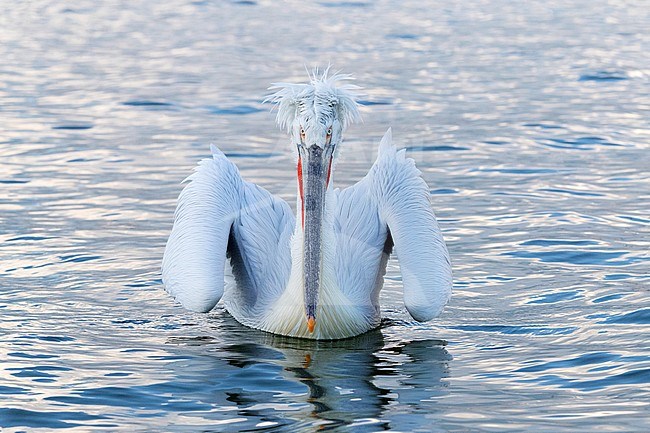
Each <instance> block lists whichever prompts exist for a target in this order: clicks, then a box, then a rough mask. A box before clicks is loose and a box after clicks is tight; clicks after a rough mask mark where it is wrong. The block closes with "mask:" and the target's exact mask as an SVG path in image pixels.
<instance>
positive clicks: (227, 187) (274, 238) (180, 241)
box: [162, 146, 293, 312]
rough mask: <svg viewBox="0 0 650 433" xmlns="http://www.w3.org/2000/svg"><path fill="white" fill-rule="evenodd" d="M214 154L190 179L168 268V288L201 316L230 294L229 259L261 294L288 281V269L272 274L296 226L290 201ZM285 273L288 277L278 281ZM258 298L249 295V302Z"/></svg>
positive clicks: (169, 247)
mask: <svg viewBox="0 0 650 433" xmlns="http://www.w3.org/2000/svg"><path fill="white" fill-rule="evenodd" d="M211 150H212V158H207V159H203V160H201V161H200V162H199V165H198V167H197V168H196V170H195V172H194V173H193V174H192V175H191V176H189V177H188V178H187V179H186V181H189V184H188V185H187V186H186V187H185V188H184V189H183V191H182V192H181V194H180V196H179V198H178V206H177V208H176V213H175V215H174V227H173V228H172V232H171V234H170V236H169V240H168V242H167V246H166V248H165V254H164V257H163V264H162V277H163V283H164V285H165V289H166V290H167V291H168V292H169V293H170V294H171V295H172V296H174V298H176V300H178V301H179V302H180V303H181V304H182V305H183V306H184V307H185V308H187V309H189V310H192V311H199V312H208V311H210V310H211V309H212V308H214V306H215V305H216V304H217V302H219V300H220V299H221V297H222V295H223V294H224V268H225V261H226V257H227V255H230V256H231V259H232V261H233V262H236V263H233V268H236V269H235V277H236V278H238V279H239V277H242V276H244V275H245V276H246V278H245V280H246V281H247V282H249V284H246V285H245V287H246V289H247V290H248V289H250V290H255V289H256V288H258V287H259V286H260V281H262V280H264V279H265V278H271V279H272V284H273V285H274V286H275V284H277V282H278V280H281V279H282V278H285V279H288V275H289V271H288V270H286V269H285V268H287V266H286V264H284V265H282V264H280V265H278V266H279V267H278V270H277V271H275V273H273V272H271V270H270V269H271V268H272V267H273V266H274V265H277V260H276V262H275V263H274V262H273V260H275V259H276V258H280V259H281V258H282V256H283V255H282V254H277V255H276V254H275V253H274V252H275V251H276V250H277V248H278V244H280V245H281V246H280V248H282V245H283V243H286V244H287V247H286V248H288V244H289V241H288V240H285V241H281V240H280V239H284V238H286V237H287V236H288V235H287V234H286V233H285V232H286V231H287V230H286V226H288V227H292V225H293V215H292V214H291V210H290V208H289V206H288V205H287V204H286V203H285V202H283V201H282V200H280V199H277V198H275V197H273V196H271V195H270V194H269V193H268V192H267V191H265V190H263V189H262V188H259V187H257V186H256V185H253V184H250V183H248V182H245V181H244V180H243V179H242V178H241V176H240V174H239V170H237V167H236V166H235V165H234V164H233V163H232V162H230V161H229V160H228V159H227V158H226V156H225V155H224V154H223V153H222V152H221V151H220V150H219V149H217V148H216V147H214V146H212V147H211ZM290 230H291V229H290V228H289V231H290ZM288 256H290V255H288ZM265 257H266V258H267V259H268V260H271V261H265V260H264V258H265ZM283 269H284V270H285V271H286V272H285V273H286V276H278V274H281V272H282V271H283ZM260 270H261V271H260ZM265 272H268V273H266V274H264V273H265ZM274 275H275V278H273V276H274ZM282 287H284V286H282ZM236 295H237V294H235V295H234V296H236ZM257 297H258V296H257V293H254V292H249V293H246V296H245V300H253V301H254V300H255V299H257ZM242 307H243V306H242Z"/></svg>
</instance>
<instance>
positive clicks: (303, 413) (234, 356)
mask: <svg viewBox="0 0 650 433" xmlns="http://www.w3.org/2000/svg"><path fill="white" fill-rule="evenodd" d="M226 321H227V322H224V323H221V325H222V326H221V329H219V330H215V332H216V333H217V336H216V337H207V338H206V337H194V338H184V337H177V338H172V339H170V340H169V341H168V343H169V344H175V345H178V346H180V347H181V348H182V347H184V346H193V347H199V348H201V352H202V353H203V355H201V356H196V357H192V358H187V357H183V356H182V355H180V354H181V353H184V354H185V355H186V354H187V352H185V351H184V350H181V351H178V350H176V351H173V352H176V353H179V357H180V358H181V359H180V360H175V361H173V362H171V363H170V364H168V366H167V367H168V368H170V369H172V370H173V371H174V372H176V373H177V377H179V378H183V377H184V376H185V375H187V374H188V373H190V372H191V373H193V376H194V377H200V378H202V379H201V384H200V388H203V389H205V388H206V383H205V380H208V381H209V382H210V385H208V387H207V388H208V389H209V392H210V393H212V394H213V395H215V394H222V395H223V396H224V397H225V400H226V401H225V402H224V403H223V404H224V405H225V406H226V407H228V408H229V410H228V411H227V413H226V416H225V417H224V421H228V420H230V421H231V422H235V421H232V420H233V418H234V419H237V416H239V417H241V419H239V421H238V426H237V428H239V429H246V428H248V427H250V425H252V426H254V425H258V424H260V423H265V425H267V426H277V425H291V426H292V428H297V427H299V426H302V427H306V426H310V425H311V426H319V427H327V428H328V429H329V428H334V427H337V426H343V425H351V426H353V427H354V428H355V430H356V431H377V430H378V429H379V430H384V429H388V428H390V427H391V422H390V416H387V415H389V414H391V413H392V412H393V411H395V409H396V408H398V407H399V411H400V412H404V413H408V412H412V411H423V412H430V411H432V410H433V405H432V404H431V403H429V404H427V403H424V402H426V401H429V402H433V401H435V398H437V397H440V396H442V395H444V394H445V393H446V392H445V388H446V383H445V382H444V381H443V380H442V379H443V378H445V377H447V374H448V368H449V367H448V362H449V361H450V360H451V356H450V354H449V353H448V352H447V350H446V349H445V347H444V345H445V344H446V343H445V342H443V341H441V340H420V341H411V342H395V341H394V342H388V341H386V340H385V339H384V337H383V335H382V332H381V331H380V330H375V331H372V332H369V333H367V334H365V335H362V336H359V337H355V338H351V339H347V340H341V341H331V342H314V341H310V340H301V339H293V338H287V337H281V336H273V335H269V334H265V333H261V332H258V331H254V330H247V329H241V326H240V325H238V324H237V323H236V322H235V321H234V320H232V319H226ZM224 328H225V329H224ZM230 332H232V333H234V334H236V335H237V336H238V337H239V338H240V339H241V341H240V342H232V343H230V344H225V345H224V344H223V340H222V338H223V336H225V335H226V334H227V333H230ZM219 340H221V341H219ZM228 341H232V336H230V337H228ZM197 373H200V374H197ZM198 385H199V384H197V387H199V386H198ZM177 397H179V398H188V399H197V398H199V397H198V396H197V395H196V394H195V389H194V388H191V387H190V388H189V392H188V393H180V394H177ZM235 415H237V416H235ZM416 421H417V420H416ZM420 422H421V421H420ZM239 423H241V424H239ZM422 427H424V426H422Z"/></svg>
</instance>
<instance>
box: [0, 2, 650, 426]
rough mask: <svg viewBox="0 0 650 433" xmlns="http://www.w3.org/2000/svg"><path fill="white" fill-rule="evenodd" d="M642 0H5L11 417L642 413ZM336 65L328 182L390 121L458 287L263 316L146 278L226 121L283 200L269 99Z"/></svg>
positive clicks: (646, 81) (648, 308) (4, 198)
mask: <svg viewBox="0 0 650 433" xmlns="http://www.w3.org/2000/svg"><path fill="white" fill-rule="evenodd" d="M649 23H650V8H648V7H647V3H645V2H643V1H629V2H626V1H601V0H598V1H586V0H584V1H583V0H579V1H576V2H560V1H557V0H549V1H544V2H508V1H503V0H496V1H489V2H488V1H478V2H462V3H461V2H459V3H454V2H451V3H450V2H437V1H435V2H417V1H405V2H397V1H382V2H364V1H359V2H357V1H354V2H345V1H343V2H331V1H322V2H316V3H309V4H305V3H304V2H297V1H289V2H282V3H279V2H266V1H261V0H260V1H230V2H228V1H219V2H211V1H186V2H184V1H176V0H171V1H167V2H135V3H134V2H99V3H98V2H90V1H83V0H82V1H78V2H74V3H70V4H63V3H61V2H52V1H32V2H27V3H10V2H3V3H2V4H0V59H2V60H1V61H0V189H1V191H2V192H1V193H0V313H1V316H0V359H2V364H1V365H0V428H3V429H4V430H3V431H39V429H40V430H41V431H49V430H52V429H74V430H76V431H93V430H96V431H124V432H134V431H191V432H193V431H315V430H320V429H322V430H334V431H354V432H357V431H358V432H363V431H369V432H370V431H380V430H385V429H393V430H396V431H404V432H407V431H423V432H429V431H436V432H438V431H439V432H445V431H453V432H458V431H489V432H503V431H517V432H520V431H553V432H557V431H566V432H574V431H596V430H601V431H604V430H607V431H621V432H630V431H639V432H645V431H650V296H649V295H650V291H649V289H648V287H649V285H648V282H649V278H648V275H649V271H650V263H649V256H648V250H649V247H650V240H649V233H650V230H649V225H650V219H649V216H648V214H649V210H650V206H649V200H648V198H649V194H650V183H649V182H648V167H650V157H649V156H648V155H650V153H649V147H650V146H649V144H648V143H650V122H648V114H649V111H648V110H649V109H650V98H649V96H648V95H649V94H650V92H649V89H650V58H649V57H648V55H647V53H648V52H650V33H649V32H648V28H649V25H650V24H649ZM328 62H332V64H333V65H334V66H335V67H336V68H341V69H343V70H344V71H345V72H351V73H354V74H355V75H356V77H357V78H358V83H359V84H360V85H362V86H363V87H364V91H363V92H364V95H363V97H362V101H361V102H362V113H363V116H364V123H363V124H361V125H355V126H353V127H351V128H350V129H349V130H348V132H347V135H346V142H345V143H344V149H343V150H342V157H343V161H341V163H340V164H338V166H337V171H336V176H335V182H337V183H338V184H339V185H340V186H346V185H349V184H351V183H353V182H356V181H357V180H358V179H360V178H361V177H362V176H363V175H364V174H365V172H366V171H367V169H368V167H369V166H370V164H371V163H372V161H373V159H374V157H375V155H376V147H377V143H378V140H379V138H380V137H381V135H382V134H383V132H384V131H385V129H386V128H387V127H388V126H392V127H393V135H394V137H395V140H396V141H397V143H398V144H399V145H400V146H403V147H406V148H408V150H409V153H410V155H411V156H412V157H413V158H415V159H416V161H417V163H418V166H419V167H420V169H421V170H422V173H423V176H424V177H425V179H426V180H427V182H428V184H429V186H430V188H431V192H432V201H433V205H434V208H435V210H436V212H437V215H438V217H439V222H440V225H441V227H442V230H443V231H444V235H445V238H446V240H447V244H448V246H449V250H450V254H451V257H452V263H453V267H454V275H455V285H454V297H453V299H452V301H451V303H450V305H449V306H448V308H447V309H446V310H445V311H444V313H443V314H442V316H441V317H440V318H439V319H437V320H435V321H433V322H431V323H424V324H421V323H417V322H414V321H412V320H411V319H410V318H409V316H408V314H407V312H406V310H405V309H404V306H403V304H402V302H401V277H400V274H399V267H398V263H397V262H396V261H394V260H393V261H391V262H390V263H389V269H388V275H387V280H386V285H385V289H384V291H383V292H382V298H381V300H382V310H383V316H384V317H385V320H384V323H383V326H382V327H381V329H379V330H377V331H374V332H371V333H368V334H366V335H363V336H360V337H358V338H355V339H351V340H345V341H340V342H320V343H318V342H306V341H300V340H292V339H287V338H280V337H274V336H272V335H267V334H264V333H260V332H257V331H253V330H250V329H246V328H244V327H242V326H240V325H238V324H237V323H236V322H235V321H234V320H233V319H231V318H230V317H229V316H228V315H227V314H226V313H225V312H224V311H223V310H222V309H221V308H220V307H219V308H217V309H216V310H215V311H214V312H212V313H211V314H209V315H200V314H193V313H189V312H187V311H185V310H183V309H182V308H181V307H179V306H178V305H177V304H175V303H174V302H173V301H172V300H171V299H170V298H169V297H168V296H167V295H166V294H165V293H164V291H163V290H162V287H161V283H160V273H159V268H160V261H161V257H162V252H163V248H164V244H165V241H166V238H167V236H168V234H169V231H170V229H171V225H172V220H173V212H174V207H175V202H176V197H177V195H178V193H179V191H180V190H181V185H180V181H181V180H182V179H184V178H185V177H186V176H187V175H188V174H189V173H190V172H191V169H192V167H193V166H194V165H195V163H196V161H197V160H199V159H200V158H203V157H205V156H207V155H208V145H209V143H211V142H213V143H216V144H218V145H219V146H220V147H221V148H222V149H223V150H224V152H226V154H228V155H229V157H230V158H232V160H233V161H235V162H236V163H237V165H238V166H239V167H240V169H241V172H242V174H243V175H244V176H245V177H246V178H247V179H249V180H252V181H255V182H257V183H259V184H260V185H262V186H264V187H266V188H268V189H269V190H271V191H273V192H274V193H277V194H279V195H280V196H281V197H283V198H285V199H287V200H289V201H290V202H291V203H293V200H294V196H295V189H296V187H295V180H294V168H293V161H292V157H291V156H290V153H289V149H288V147H287V139H286V137H285V135H284V134H283V132H282V131H279V130H278V129H277V128H276V127H275V125H274V119H273V114H272V113H269V108H270V107H268V106H266V105H264V104H262V102H261V101H262V100H263V99H264V96H265V95H266V92H267V91H266V87H267V86H268V85H269V84H270V83H271V82H275V81H296V82H299V81H302V80H304V78H305V75H306V74H305V72H304V65H309V66H312V65H327V64H328Z"/></svg>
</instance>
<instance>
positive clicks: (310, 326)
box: [307, 317, 316, 334]
mask: <svg viewBox="0 0 650 433" xmlns="http://www.w3.org/2000/svg"><path fill="white" fill-rule="evenodd" d="M314 326H316V319H314V318H313V317H310V318H309V319H307V329H309V333H310V334H311V333H313V332H314Z"/></svg>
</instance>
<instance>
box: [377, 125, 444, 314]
mask: <svg viewBox="0 0 650 433" xmlns="http://www.w3.org/2000/svg"><path fill="white" fill-rule="evenodd" d="M391 138H392V137H391V130H390V129H388V131H387V132H386V134H385V135H384V137H383V138H382V140H381V144H380V145H379V155H378V156H377V161H376V162H375V164H374V165H373V166H372V168H371V169H370V172H369V173H368V177H369V178H371V179H372V184H373V190H374V192H375V194H374V196H375V198H376V200H377V203H378V208H379V214H380V219H381V220H382V221H383V222H384V223H385V224H386V225H387V226H388V229H389V231H390V235H391V237H392V239H393V241H394V243H395V249H396V252H397V257H398V259H399V264H400V269H401V272H402V281H403V285H404V303H405V304H406V308H407V309H408V311H409V313H410V314H411V316H413V318H414V319H415V320H418V321H426V320H430V319H432V318H434V317H436V316H438V315H439V314H440V313H441V312H442V309H443V307H444V306H445V304H446V303H447V301H448V300H449V298H450V297H451V287H452V276H451V263H450V260H449V253H448V252H447V246H446V245H445V242H444V240H443V238H442V233H441V232H440V228H439V226H438V222H437V221H436V217H435V215H434V213H433V210H432V209H431V204H430V201H429V188H428V187H427V184H426V183H425V182H424V180H423V179H422V177H421V176H420V174H421V173H420V171H419V170H418V169H417V168H416V167H415V162H414V161H413V160H412V159H410V158H406V157H405V150H404V149H402V150H400V151H397V150H396V148H395V146H393V145H392V144H391Z"/></svg>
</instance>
